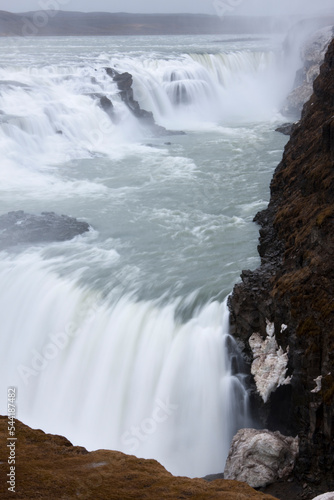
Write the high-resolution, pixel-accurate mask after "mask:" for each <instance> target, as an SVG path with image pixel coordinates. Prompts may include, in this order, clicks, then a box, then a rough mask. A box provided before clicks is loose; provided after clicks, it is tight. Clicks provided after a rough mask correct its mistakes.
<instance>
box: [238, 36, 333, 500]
mask: <svg viewBox="0 0 334 500" xmlns="http://www.w3.org/2000/svg"><path fill="white" fill-rule="evenodd" d="M255 220H256V221H257V222H258V223H259V224H260V226H261V229H260V240H259V241H260V243H259V247H258V250H259V254H260V256H261V266H260V267H259V268H258V269H256V270H255V271H243V273H242V276H241V278H242V282H241V283H239V284H237V285H236V286H235V288H234V290H233V294H232V295H231V297H230V299H229V308H230V311H231V324H232V331H233V333H234V335H235V336H236V337H237V338H239V339H240V340H241V341H242V342H241V343H242V345H243V350H244V355H245V359H246V360H247V363H248V367H249V372H250V380H251V383H252V387H253V393H252V401H253V408H254V411H255V412H256V413H257V417H258V418H259V419H260V421H261V425H263V426H264V427H266V428H269V429H270V430H280V431H281V432H283V433H284V434H289V435H293V436H295V435H297V434H298V435H299V438H300V456H299V459H298V462H297V466H296V469H295V476H296V478H298V479H300V480H302V481H305V482H307V483H308V484H313V485H315V486H317V485H318V486H320V485H322V487H323V488H324V491H331V490H332V489H334V477H333V470H334V40H333V41H332V42H331V44H330V45H329V48H328V51H327V53H326V56H325V61H324V63H323V65H322V66H321V70H320V75H319V76H318V78H317V79H316V80H315V82H314V93H313V95H312V96H311V98H310V100H309V101H308V102H307V103H306V104H305V106H304V108H303V113H302V118H301V120H300V122H299V123H298V124H297V125H296V127H295V128H294V129H293V132H292V135H291V139H290V141H289V142H288V144H287V146H286V148H285V151H284V154H283V159H282V161H281V163H280V164H279V165H278V167H277V169H276V171H275V173H274V176H273V179H272V182H271V198H270V202H269V205H268V207H267V209H266V210H264V211H262V212H260V213H258V214H257V215H256V217H255ZM268 330H269V333H268ZM253 334H257V336H255V337H254V336H253ZM252 336H253V337H252ZM251 337H252V339H251V342H250V343H249V340H250V338H251ZM271 338H272V339H275V341H276V343H277V346H278V347H279V348H280V350H279V352H278V356H277V358H279V360H280V362H281V361H282V359H283V356H286V360H287V364H286V368H285V370H284V372H283V377H281V379H280V380H278V382H277V383H276V386H278V388H276V387H275V384H273V385H274V387H273V385H272V386H271V389H272V390H273V389H275V388H276V390H274V392H271V393H268V391H267V392H266V391H265V392H264V393H262V396H260V395H259V392H261V391H259V384H260V382H259V378H261V376H260V377H259V376H258V379H257V380H255V379H256V366H259V360H257V365H254V357H256V356H254V355H253V353H254V352H255V351H253V350H252V348H251V346H252V343H253V344H254V342H255V341H256V342H257V343H258V344H259V342H260V341H261V340H262V342H263V344H262V345H263V346H265V342H268V339H269V340H270V339H271ZM254 339H255V340H254ZM259 339H260V340H259ZM265 339H267V341H266V340H265ZM272 342H273V341H272ZM260 348H261V343H260ZM271 361H272V358H271ZM264 371H265V370H264ZM251 372H252V375H251ZM257 375H261V374H259V373H257ZM281 375H282V373H281ZM290 377H291V379H290ZM262 382H263V380H262ZM262 388H263V387H262ZM263 394H265V396H266V397H263ZM265 401H266V402H265ZM326 488H327V490H326Z"/></svg>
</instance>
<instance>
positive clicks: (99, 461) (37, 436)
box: [0, 417, 274, 500]
mask: <svg viewBox="0 0 334 500" xmlns="http://www.w3.org/2000/svg"><path fill="white" fill-rule="evenodd" d="M97 425H98V423H97ZM7 426H8V420H7V417H0V443H1V448H0V453H1V455H0V498H1V499H2V500H7V499H12V498H15V499H18V500H19V499H20V500H28V499H33V500H44V499H45V500H53V499H54V500H71V499H85V500H91V499H94V500H131V499H140V498H142V499H148V500H149V499H152V500H158V499H170V500H175V499H188V498H194V499H196V500H201V499H212V500H214V499H219V498H221V499H224V500H251V499H254V500H274V497H272V496H270V495H266V494H264V493H258V492H256V491H255V490H253V489H252V488H250V487H249V486H248V485H246V484H243V483H238V482H235V481H225V480H223V479H219V480H216V481H213V482H207V481H205V480H204V479H189V478H186V477H174V476H172V474H170V473H169V472H167V471H166V469H164V468H163V467H162V466H161V465H160V464H159V463H158V462H156V461H155V460H144V459H138V458H136V457H133V456H127V455H124V454H123V453H120V452H116V451H107V450H98V451H94V452H90V453H88V452H87V451H86V450H85V449H84V448H81V447H78V446H72V445H71V443H70V442H69V441H68V440H67V439H66V438H64V437H60V436H53V435H50V434H45V433H44V432H42V431H40V430H32V429H30V428H29V427H27V426H25V425H23V424H22V423H21V422H20V421H16V432H15V435H16V438H17V441H16V463H15V479H16V481H15V482H16V489H15V493H12V492H9V491H8V489H7V487H8V485H7V484H6V481H7V478H6V475H7V474H8V473H9V465H8V463H7V456H8V453H7V450H6V443H7V438H8V430H7Z"/></svg>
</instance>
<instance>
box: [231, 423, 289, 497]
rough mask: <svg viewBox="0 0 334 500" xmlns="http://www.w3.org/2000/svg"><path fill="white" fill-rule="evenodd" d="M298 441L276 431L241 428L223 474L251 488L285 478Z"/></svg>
mask: <svg viewBox="0 0 334 500" xmlns="http://www.w3.org/2000/svg"><path fill="white" fill-rule="evenodd" d="M298 442H299V440H298V438H295V439H294V438H292V437H286V436H283V435H282V434H280V433H279V432H269V431H268V430H261V431H259V430H255V429H241V430H240V431H239V432H238V433H237V434H236V435H235V436H234V438H233V441H232V444H231V448H230V452H229V455H228V458H227V461H226V466H225V471H224V477H225V479H234V480H237V481H243V482H245V483H247V484H249V485H250V486H252V487H253V488H260V487H264V486H267V485H268V484H271V483H274V482H275V481H278V480H279V479H287V478H288V477H289V476H290V474H291V472H292V470H293V468H294V465H295V461H296V457H297V455H298Z"/></svg>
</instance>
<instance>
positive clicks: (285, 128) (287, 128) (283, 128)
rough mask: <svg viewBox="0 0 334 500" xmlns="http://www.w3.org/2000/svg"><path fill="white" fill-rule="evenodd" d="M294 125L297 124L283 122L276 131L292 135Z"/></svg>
mask: <svg viewBox="0 0 334 500" xmlns="http://www.w3.org/2000/svg"><path fill="white" fill-rule="evenodd" d="M294 126H295V123H283V125H280V126H279V127H277V129H275V130H276V132H280V133H281V134H284V135H291V134H292V132H293V128H294Z"/></svg>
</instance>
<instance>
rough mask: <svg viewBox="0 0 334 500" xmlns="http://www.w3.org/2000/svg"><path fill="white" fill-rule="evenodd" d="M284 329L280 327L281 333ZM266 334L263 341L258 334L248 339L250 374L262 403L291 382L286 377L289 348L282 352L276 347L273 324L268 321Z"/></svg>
mask: <svg viewBox="0 0 334 500" xmlns="http://www.w3.org/2000/svg"><path fill="white" fill-rule="evenodd" d="M286 328H287V327H286V325H282V327H281V331H284V330H286ZM266 333H267V338H266V339H263V338H262V337H261V335H260V334H259V333H253V335H252V336H251V337H250V339H249V345H250V348H251V349H252V352H253V358H254V360H253V363H252V367H251V373H252V375H253V376H254V379H255V384H256V387H257V390H258V392H259V394H260V396H261V397H262V399H263V401H264V403H266V402H267V401H268V398H269V396H270V394H271V393H272V392H274V391H275V390H276V389H277V387H279V386H281V385H287V384H290V382H291V377H286V372H287V365H288V353H289V348H288V349H287V351H286V352H284V351H283V349H282V347H279V346H278V344H277V341H276V338H275V326H274V323H270V322H269V321H268V320H267V328H266Z"/></svg>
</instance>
